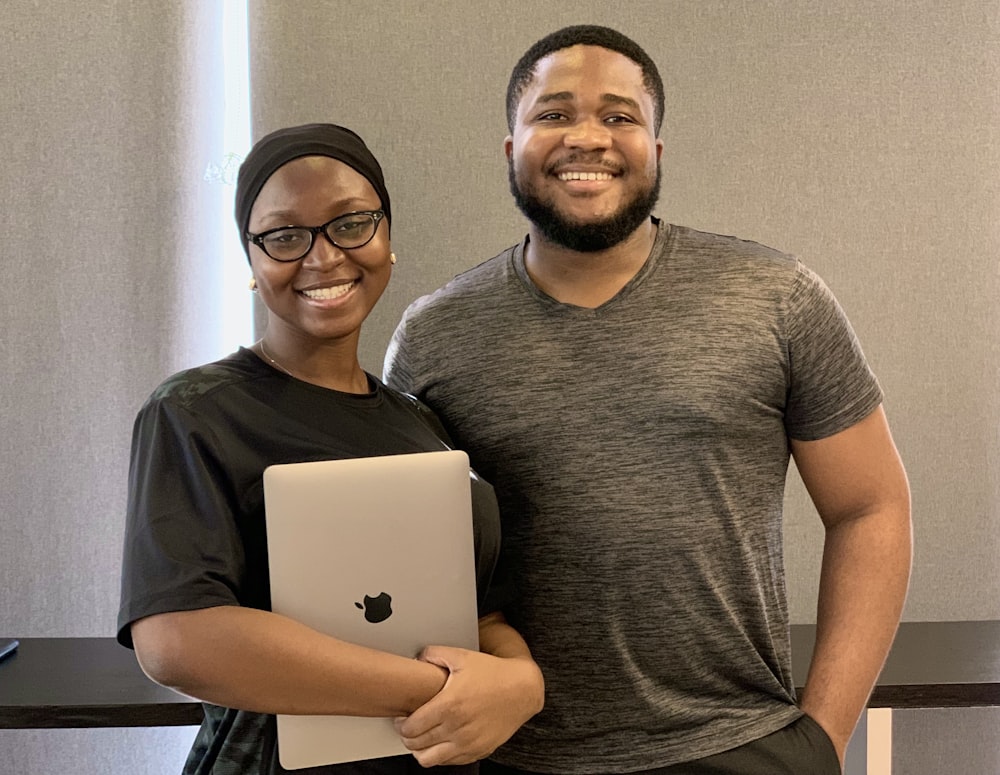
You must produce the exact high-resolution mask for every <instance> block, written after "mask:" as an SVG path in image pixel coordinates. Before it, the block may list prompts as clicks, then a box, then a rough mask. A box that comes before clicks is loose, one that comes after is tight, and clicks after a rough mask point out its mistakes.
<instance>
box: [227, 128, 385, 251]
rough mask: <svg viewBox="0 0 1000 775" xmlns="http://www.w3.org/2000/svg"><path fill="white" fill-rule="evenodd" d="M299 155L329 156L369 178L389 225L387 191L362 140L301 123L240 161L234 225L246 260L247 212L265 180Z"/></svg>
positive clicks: (347, 131)
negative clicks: (238, 232)
mask: <svg viewBox="0 0 1000 775" xmlns="http://www.w3.org/2000/svg"><path fill="white" fill-rule="evenodd" d="M302 156H329V157H330V158H331V159H337V160H338V161H342V162H344V164H346V165H348V166H349V167H353V168H354V169H355V170H357V171H358V172H359V173H361V174H362V175H364V177H366V178H367V179H368V182H369V183H371V184H372V187H373V188H374V189H375V193H376V194H378V198H379V201H381V203H382V209H383V210H385V219H386V221H387V223H389V224H391V222H392V212H391V211H390V209H389V192H388V191H387V190H386V187H385V180H384V179H383V177H382V168H381V167H380V166H379V163H378V160H377V159H376V158H375V157H374V156H373V155H372V152H371V151H369V150H368V146H367V145H365V141H364V140H362V139H361V138H360V137H359V136H358V135H356V134H355V133H354V132H352V131H351V130H350V129H346V128H344V127H342V126H337V125H336V124H304V125H302V126H293V127H287V128H285V129H279V130H277V131H275V132H271V134H269V135H265V136H264V137H262V138H261V139H260V140H258V141H257V143H256V144H255V145H254V147H253V148H251V149H250V153H248V154H247V157H246V158H245V159H244V160H243V164H241V165H240V171H239V175H238V177H237V179H236V226H237V227H238V228H239V230H240V242H241V243H242V245H243V250H244V251H246V253H247V257H248V258H249V256H250V247H249V245H248V244H247V240H246V237H245V236H244V235H245V234H246V231H247V226H248V225H249V223H250V209H251V208H252V207H253V203H254V201H256V199H257V195H258V194H259V193H260V190H261V189H262V188H263V187H264V184H265V183H266V182H267V179H268V178H269V177H271V175H273V174H274V173H275V171H276V170H277V169H278V168H279V167H281V166H282V165H284V164H287V163H288V162H290V161H292V160H293V159H298V158H300V157H302Z"/></svg>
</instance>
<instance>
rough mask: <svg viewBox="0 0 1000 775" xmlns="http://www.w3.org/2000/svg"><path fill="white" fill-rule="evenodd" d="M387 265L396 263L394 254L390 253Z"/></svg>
mask: <svg viewBox="0 0 1000 775" xmlns="http://www.w3.org/2000/svg"><path fill="white" fill-rule="evenodd" d="M389 263H390V264H395V263H396V254H395V253H390V254H389Z"/></svg>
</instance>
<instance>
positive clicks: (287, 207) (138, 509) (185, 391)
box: [118, 124, 543, 774]
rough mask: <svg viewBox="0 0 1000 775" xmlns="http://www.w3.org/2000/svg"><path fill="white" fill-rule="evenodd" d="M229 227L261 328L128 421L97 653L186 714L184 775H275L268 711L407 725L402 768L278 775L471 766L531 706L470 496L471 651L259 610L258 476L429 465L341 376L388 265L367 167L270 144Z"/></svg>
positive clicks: (398, 419) (420, 439)
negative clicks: (106, 627) (310, 468)
mask: <svg viewBox="0 0 1000 775" xmlns="http://www.w3.org/2000/svg"><path fill="white" fill-rule="evenodd" d="M236 219H237V224H238V226H239V228H240V235H241V239H243V243H244V247H245V249H246V250H247V255H248V258H249V260H250V266H251V269H252V271H253V280H252V281H251V287H252V288H253V289H255V290H256V291H257V292H258V293H259V294H260V298H261V300H262V301H263V303H264V305H265V306H266V307H267V321H268V322H267V329H266V331H265V333H264V335H263V337H262V338H261V340H260V341H258V342H257V343H256V344H254V345H253V346H252V347H251V348H249V349H246V348H241V349H240V350H239V351H238V352H236V353H234V354H232V355H230V356H229V357H227V358H224V359H222V360H220V361H217V362H215V363H211V364H208V365H205V366H201V367H199V368H195V369H191V370H188V371H185V372H182V373H180V374H177V375H175V376H173V377H171V378H170V379H168V380H167V381H166V382H164V383H163V384H162V385H161V386H160V387H159V388H157V390H156V391H154V393H153V394H152V396H150V398H149V400H148V401H147V402H146V404H145V405H144V406H143V408H142V409H141V411H140V412H139V416H138V418H137V420H136V425H135V429H134V434H133V445H132V460H131V469H130V475H129V499H128V522H127V530H126V537H125V556H124V567H123V581H122V604H121V610H120V613H119V632H118V639H119V641H120V642H121V643H123V644H124V645H126V646H132V645H134V648H135V651H136V655H137V657H138V659H139V662H140V664H141V665H142V668H143V670H145V671H146V673H147V674H148V675H149V676H150V677H151V678H152V679H153V680H155V681H157V682H159V683H161V684H164V685H167V686H170V687H172V688H174V689H177V690H178V691H180V692H183V693H185V694H188V695H190V696H192V697H196V698H198V699H201V700H203V701H204V702H205V703H206V704H205V713H206V719H205V722H204V723H203V724H202V726H201V729H200V730H199V733H198V736H197V739H196V741H195V745H194V747H193V748H192V751H191V754H190V756H189V758H188V762H187V765H186V768H185V772H189V773H195V772H197V773H227V774H228V773H237V772H238V773H276V772H283V771H284V770H282V769H281V767H280V764H279V763H278V760H277V753H276V742H275V721H274V714H276V713H291V714H344V715H356V716H393V717H400V718H401V719H402V717H408V718H406V720H405V721H403V720H401V721H400V722H398V728H399V729H400V733H401V736H402V737H403V740H404V742H405V743H406V744H407V747H408V748H410V750H412V751H413V752H414V756H412V757H411V756H402V757H392V758H388V759H380V760H375V761H369V762H357V763H353V764H344V765H336V766H329V767H322V768H315V769H309V770H299V771H298V772H310V773H321V772H322V773H338V774H343V773H362V772H364V773H376V772H377V773H402V772H409V771H420V770H421V765H423V766H430V765H437V764H453V765H460V764H467V763H469V762H472V761H474V760H476V759H478V758H482V757H483V756H485V755H487V754H489V753H490V752H491V751H492V750H493V749H494V748H495V747H496V746H498V745H499V744H500V743H502V742H504V741H505V740H506V739H507V738H508V737H509V736H510V735H511V734H513V732H514V731H515V730H516V729H517V727H518V726H520V724H522V723H523V722H524V721H525V720H527V719H528V718H530V717H531V716H532V715H533V714H534V713H537V712H538V711H539V710H540V709H541V704H542V695H543V685H542V678H541V674H540V672H539V670H538V668H537V666H536V665H535V663H534V662H533V661H532V659H531V656H530V653H529V652H528V649H527V646H526V645H525V643H524V641H523V640H522V639H521V638H520V636H518V635H517V633H516V632H515V631H514V630H513V629H512V628H511V627H510V626H509V625H507V624H506V622H505V621H504V619H503V615H502V614H501V613H500V612H499V610H498V606H497V605H496V603H495V602H494V601H493V600H492V599H491V598H490V597H489V596H488V595H487V594H486V586H487V584H488V581H489V577H490V574H491V572H492V568H493V564H494V562H495V560H496V553H497V550H498V547H499V519H498V515H497V512H496V501H495V499H494V497H493V493H492V488H490V487H489V485H487V484H485V483H484V482H482V481H481V480H478V479H477V478H476V477H473V511H474V513H475V516H474V520H475V532H476V539H477V540H476V543H477V546H476V554H477V577H478V586H479V601H480V614H481V616H482V618H481V619H480V628H479V629H480V633H479V634H480V644H481V648H482V651H483V652H484V653H476V652H468V651H462V650H460V649H446V648H443V647H436V648H432V649H430V650H429V651H428V653H427V654H426V655H425V656H424V657H423V658H422V659H421V660H413V659H406V658H403V657H399V656H396V655H393V654H388V653H385V652H379V651H375V650H372V649H367V648H362V647H360V646H355V645H352V644H350V643H346V642H344V641H340V640H337V639H335V638H332V637H329V636H327V635H323V634H321V633H319V632H316V631H314V630H312V629H310V628H308V627H305V626H304V625H301V624H299V623H297V622H295V621H292V620H290V619H287V618H285V617H282V616H279V615H277V614H274V613H272V612H270V611H269V608H270V598H269V590H268V579H267V556H266V536H265V532H264V505H263V491H262V473H263V470H264V468H266V467H267V466H268V465H271V464H275V463H289V462H297V461H306V460H321V459H332V458H340V457H363V456H372V455H386V454H396V453H410V452H420V451H428V450H436V449H445V448H447V443H448V441H447V437H446V435H445V433H444V431H443V429H442V428H441V426H440V424H439V423H438V422H437V421H436V419H435V418H434V417H433V415H432V414H431V413H430V412H429V410H427V409H426V408H425V407H423V406H422V405H420V404H419V403H418V402H416V401H415V400H414V399H412V398H411V397H408V396H404V395H402V394H399V393H396V392H394V391H392V390H389V389H388V388H386V387H385V386H384V385H383V384H382V383H381V382H380V381H379V380H378V379H376V378H375V377H373V376H371V375H370V374H367V373H365V371H364V370H363V369H362V368H361V366H360V364H359V362H358V338H359V334H360V330H361V325H362V323H363V322H364V320H365V318H366V317H367V316H368V314H369V313H370V312H371V310H372V308H373V307H374V306H375V304H376V302H377V301H378V299H379V297H380V296H381V294H382V292H383V291H384V290H385V287H386V285H387V283H388V282H389V277H390V274H391V268H392V264H393V263H395V256H394V254H393V253H392V252H391V251H390V242H389V226H390V223H391V211H390V205H389V195H388V192H387V191H386V188H385V183H384V180H383V177H382V170H381V168H380V167H379V164H378V162H377V161H376V159H375V158H374V156H372V154H371V152H370V151H369V150H368V148H367V147H366V146H365V144H364V142H363V141H362V140H361V138H359V137H358V136H357V135H355V134H354V133H353V132H351V131H350V130H347V129H344V128H342V127H338V126H334V125H330V124H310V125H305V126H300V127H292V128H288V129H282V130H279V131H277V132H274V133H272V134H270V135H268V136H267V137H265V138H263V139H262V140H261V141H260V142H259V143H257V144H256V145H255V146H254V148H253V149H252V150H251V151H250V154H249V155H248V156H247V158H246V160H245V161H244V163H243V165H242V166H241V168H240V174H239V181H238V184H237V191H236ZM461 771H463V772H466V771H468V772H474V771H475V769H474V765H472V766H470V767H468V768H462V769H461Z"/></svg>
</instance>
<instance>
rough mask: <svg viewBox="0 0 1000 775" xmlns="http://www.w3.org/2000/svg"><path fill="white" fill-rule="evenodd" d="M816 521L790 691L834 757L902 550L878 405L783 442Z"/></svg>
mask: <svg viewBox="0 0 1000 775" xmlns="http://www.w3.org/2000/svg"><path fill="white" fill-rule="evenodd" d="M791 448H792V455H793V456H794V458H795V464H796V467H797V468H798V470H799V474H800V475H801V477H802V481H803V482H804V484H805V486H806V489H807V490H808V491H809V495H810V496H811V498H812V500H813V503H814V504H815V505H816V509H817V511H818V512H819V515H820V518H821V519H822V520H823V525H824V527H825V528H826V541H825V544H824V547H823V566H822V572H821V576H820V587H819V606H818V609H817V619H816V622H817V626H816V647H815V651H814V652H813V659H812V664H811V665H810V667H809V674H808V677H807V679H806V685H805V689H804V690H803V692H802V696H801V698H800V705H801V707H802V710H803V711H805V712H806V713H807V714H809V715H810V716H812V717H813V719H815V720H816V721H817V722H818V723H819V724H820V725H821V726H822V727H823V728H824V729H825V730H826V732H827V734H828V735H829V736H830V738H831V740H832V741H833V743H834V745H835V746H836V748H837V752H838V754H839V755H840V759H841V761H843V759H844V752H845V749H846V748H847V743H848V741H849V740H850V737H851V734H852V733H853V731H854V727H855V725H856V724H857V721H858V717H859V716H860V715H861V713H862V711H863V710H864V708H865V706H866V705H867V702H868V697H869V695H870V694H871V690H872V687H873V686H874V685H875V681H876V679H877V678H878V674H879V672H880V671H881V669H882V665H883V663H884V662H885V657H886V655H887V654H888V652H889V648H890V646H891V645H892V640H893V638H894V636H895V633H896V628H897V626H898V624H899V618H900V615H901V613H902V609H903V602H904V600H905V598H906V589H907V585H908V583H909V576H910V563H911V559H912V526H911V523H910V491H909V485H908V483H907V480H906V473H905V471H904V470H903V465H902V462H901V461H900V458H899V454H898V453H897V451H896V446H895V444H894V443H893V441H892V436H891V434H890V432H889V426H888V423H887V422H886V418H885V413H884V412H883V410H882V408H881V407H879V408H878V409H876V410H875V411H874V412H872V413H871V414H870V415H869V416H868V417H866V418H865V419H864V420H862V421H861V422H859V423H857V424H856V425H854V426H852V427H850V428H848V429H847V430H845V431H842V432H841V433H837V434H835V435H833V436H830V437H829V438H826V439H821V440H819V441H796V440H792V441H791Z"/></svg>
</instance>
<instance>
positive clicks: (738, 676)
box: [386, 26, 911, 775]
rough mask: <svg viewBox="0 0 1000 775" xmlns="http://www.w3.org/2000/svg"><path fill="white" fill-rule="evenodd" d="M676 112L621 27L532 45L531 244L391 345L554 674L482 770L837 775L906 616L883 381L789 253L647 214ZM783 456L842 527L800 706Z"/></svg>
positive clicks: (523, 104)
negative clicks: (497, 513) (464, 467)
mask: <svg viewBox="0 0 1000 775" xmlns="http://www.w3.org/2000/svg"><path fill="white" fill-rule="evenodd" d="M663 103H664V100H663V87H662V82H661V80H660V76H659V74H658V72H657V70H656V66H655V65H654V64H653V62H652V61H651V60H650V59H649V57H648V56H647V55H646V53H645V52H644V51H643V50H642V49H641V48H639V46H637V45H636V44H635V43H634V42H633V41H631V40H630V39H628V38H626V37H625V36H623V35H621V34H620V33H617V32H615V31H613V30H609V29H607V28H603V27H593V26H576V27H569V28H566V29H563V30H560V31H558V32H555V33H553V34H551V35H549V36H547V37H545V38H543V39H542V40H540V41H539V42H538V43H536V44H535V45H534V46H533V47H532V48H531V49H529V50H528V52H527V53H526V54H525V55H524V56H523V57H522V58H521V60H520V62H518V64H517V65H516V66H515V68H514V71H513V73H512V75H511V79H510V84H509V87H508V93H507V107H508V122H509V130H510V135H509V136H508V137H507V139H506V140H505V142H504V150H505V152H506V154H507V158H508V160H509V163H510V185H511V191H512V193H513V194H514V198H515V201H516V202H517V204H518V206H519V207H520V209H521V210H522V212H523V213H524V214H525V215H526V216H527V218H528V219H529V221H530V225H529V229H528V235H527V237H526V238H525V239H524V241H523V242H522V243H521V244H519V245H516V246H515V247H513V248H510V249H508V250H506V251H504V252H503V253H501V254H500V255H498V256H496V257H495V258H493V259H491V260H489V261H487V262H485V263H483V264H481V265H479V266H477V267H476V268H474V269H472V270H470V271H468V272H465V273H464V274H462V275H460V276H458V277H457V278H455V279H454V280H453V281H452V282H451V283H449V284H448V285H447V286H445V287H444V288H443V289H441V290H439V291H437V292H436V293H434V294H432V295H431V296H428V297H425V298H423V299H420V300H418V301H417V302H415V303H414V304H413V305H412V306H411V307H410V309H409V310H407V313H406V315H405V316H404V319H403V320H402V322H401V323H400V325H399V328H398V329H397V331H396V333H395V335H394V337H393V341H392V344H391V345H390V348H389V352H388V354H387V359H386V378H387V381H388V382H389V384H391V385H392V386H394V387H397V388H401V389H403V390H407V391H410V392H412V393H415V394H416V395H417V396H418V397H420V398H421V399H422V400H424V401H425V402H427V403H428V404H430V406H431V407H432V408H433V409H434V410H435V411H436V412H438V413H439V414H440V416H441V417H442V419H443V421H444V423H445V425H446V426H447V428H448V430H449V432H450V433H451V434H453V436H454V438H455V440H456V442H457V443H458V445H459V446H460V447H462V448H464V449H467V450H468V451H469V453H470V455H471V457H472V459H473V463H474V465H475V467H476V469H477V470H478V471H479V472H480V473H481V474H482V475H483V476H484V477H485V478H487V479H488V480H490V481H491V482H493V484H494V485H495V486H496V488H497V493H498V496H499V498H500V505H501V512H502V514H503V520H504V521H503V531H504V557H503V559H502V560H501V563H502V566H501V568H499V569H498V576H497V578H496V581H497V583H500V584H506V585H508V587H509V588H510V589H511V590H512V591H513V594H514V599H515V601H516V602H515V603H514V605H513V606H512V607H511V608H510V610H508V611H507V615H508V618H509V620H510V622H511V623H512V624H513V625H514V627H516V628H517V629H518V630H519V631H520V632H521V633H523V635H524V637H525V639H526V640H527V642H528V643H529V645H530V647H531V650H532V653H533V654H534V656H535V658H536V660H537V662H538V664H539V665H540V666H541V668H542V672H543V674H544V676H545V682H546V705H545V709H544V710H543V711H542V712H541V713H540V714H539V715H537V716H535V717H534V718H533V719H532V720H530V721H529V722H528V723H527V724H525V725H524V726H523V727H522V728H521V729H520V730H519V731H518V733H517V734H515V735H514V737H513V738H511V740H510V741H509V742H508V743H506V744H505V745H503V746H501V747H500V748H499V749H498V750H497V751H496V752H495V753H494V755H493V761H494V763H493V764H489V765H484V767H483V771H484V772H486V773H489V772H499V773H519V772H538V773H625V772H644V773H664V775H667V774H669V773H741V774H746V773H751V774H752V773H767V774H768V775H774V773H795V774H796V775H805V774H806V773H839V772H840V769H841V766H842V762H843V756H844V750H845V747H846V745H847V741H848V739H849V737H850V735H851V732H852V730H853V728H854V726H855V723H856V722H857V719H858V717H859V715H860V713H861V711H862V709H863V708H864V706H865V703H866V700H867V698H868V695H869V693H870V691H871V688H872V685H873V684H874V681H875V679H876V677H877V674H878V672H879V670H880V668H881V665H882V663H883V660H884V658H885V655H886V653H887V651H888V649H889V646H890V643H891V640H892V638H893V635H894V632H895V629H896V626H897V624H898V621H899V617H900V612H901V609H902V604H903V600H904V597H905V593H906V586H907V582H908V576H909V567H910V555H911V548H910V541H911V528H910V512H909V491H908V487H907V482H906V476H905V473H904V471H903V468H902V465H901V463H900V460H899V457H898V455H897V453H896V450H895V447H894V445H893V442H892V438H891V436H890V433H889V429H888V426H887V424H886V419H885V415H884V413H883V411H882V408H881V401H882V393H881V390H880V388H879V385H878V383H877V381H876V380H875V377H874V376H873V375H872V373H871V371H870V370H869V368H868V366H867V364H866V362H865V360H864V356H863V355H862V352H861V349H860V347H859V346H858V343H857V341H856V338H855V336H854V333H853V331H852V330H851V328H850V326H849V324H848V322H847V320H846V319H845V318H844V315H843V313H842V311H841V309H840V307H839V306H838V305H837V303H836V301H835V300H834V298H833V297H832V295H831V294H830V292H829V290H828V289H827V288H826V287H825V285H824V284H823V283H822V281H821V280H819V278H817V277H816V276H815V275H814V274H813V273H812V272H810V271H809V270H808V269H806V268H805V267H804V266H802V265H801V264H800V263H799V262H798V261H796V260H795V259H794V258H791V257H789V256H786V255H784V254H781V253H779V252H777V251H774V250H771V249H769V248H766V247H763V246H761V245H758V244H755V243H751V242H745V241H741V240H738V239H735V238H732V237H722V236H717V235H712V234H704V233H700V232H696V231H693V230H691V229H686V228H683V227H680V226H674V225H669V224H667V223H665V222H663V221H660V220H658V219H656V218H653V217H651V214H652V210H653V207H654V205H655V202H656V198H657V193H658V188H659V160H660V155H661V152H662V148H663V144H662V142H661V141H660V140H659V139H657V134H658V131H659V126H660V121H661V119H662V116H663ZM789 453H791V455H792V456H793V457H794V459H795V463H796V465H797V467H798V469H799V472H800V474H801V476H802V479H803V481H804V482H805V484H806V487H807V488H808V490H809V493H810V495H811V497H812V499H813V501H814V503H815V504H816V507H817V510H818V512H819V514H820V516H821V518H822V520H823V523H824V526H825V530H826V539H825V549H824V555H823V567H822V576H821V585H820V600H819V607H818V619H817V621H818V630H817V646H816V651H815V654H814V658H813V662H812V665H811V669H810V671H809V674H808V679H807V683H806V686H805V690H804V691H803V692H802V694H801V696H800V697H798V698H796V697H795V694H794V688H793V683H792V676H791V664H790V647H789V635H788V612H787V604H786V598H785V584H784V574H783V566H782V546H781V518H782V514H781V510H782V500H783V491H784V482H785V474H786V470H787V465H788V459H789ZM404 734H405V725H404Z"/></svg>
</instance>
